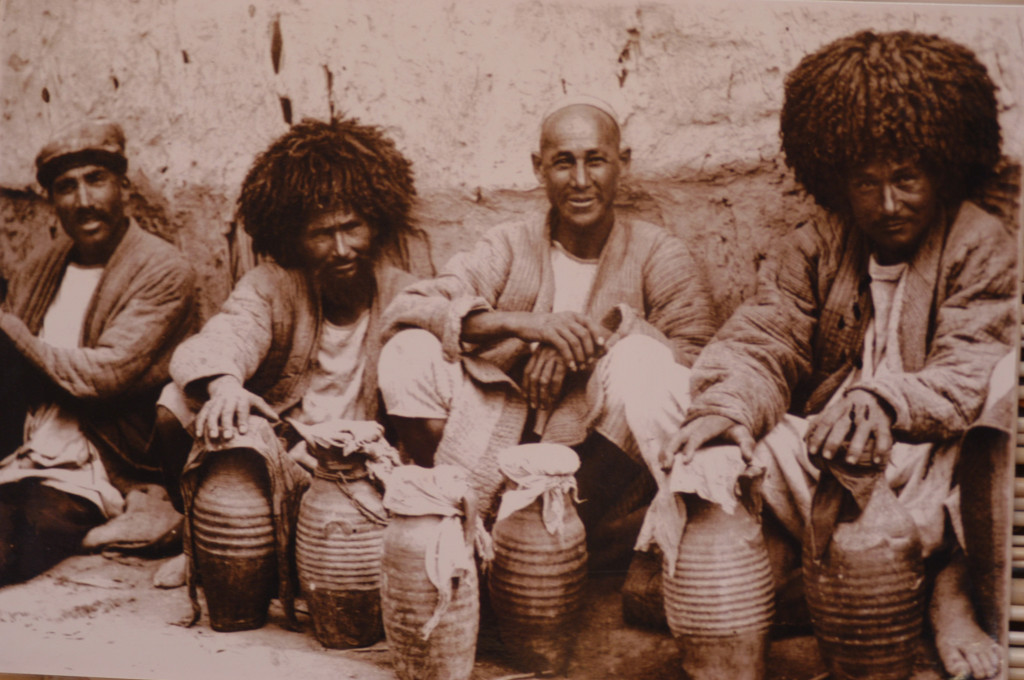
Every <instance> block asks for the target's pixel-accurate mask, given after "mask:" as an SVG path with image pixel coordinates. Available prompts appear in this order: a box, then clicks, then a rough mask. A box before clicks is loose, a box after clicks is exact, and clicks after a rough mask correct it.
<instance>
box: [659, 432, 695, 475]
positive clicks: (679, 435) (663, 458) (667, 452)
mask: <svg viewBox="0 0 1024 680" xmlns="http://www.w3.org/2000/svg"><path fill="white" fill-rule="evenodd" d="M689 435H690V430H689V428H686V427H684V428H683V429H681V430H679V431H678V432H676V433H675V434H674V435H672V438H671V439H669V440H668V444H667V445H666V446H665V448H664V449H662V450H661V451H660V452H659V453H658V465H660V466H661V469H662V470H666V471H667V470H670V469H671V468H672V460H673V459H674V458H675V456H676V453H678V451H679V449H681V448H682V447H683V445H684V444H686V440H687V439H688V438H689Z"/></svg>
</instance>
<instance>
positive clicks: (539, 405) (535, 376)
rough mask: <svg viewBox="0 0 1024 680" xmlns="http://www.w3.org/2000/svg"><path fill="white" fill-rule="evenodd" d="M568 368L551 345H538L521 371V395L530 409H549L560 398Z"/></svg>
mask: <svg viewBox="0 0 1024 680" xmlns="http://www.w3.org/2000/svg"><path fill="white" fill-rule="evenodd" d="M567 372H568V367H567V366H566V363H565V361H564V360H563V359H562V356H561V355H560V354H559V353H558V350H556V349H555V348H554V347H552V346H551V345H540V346H539V347H537V349H536V350H535V351H534V353H533V355H532V356H531V357H530V360H529V361H528V362H526V368H525V369H523V393H524V394H525V395H526V403H527V404H529V406H530V408H536V409H545V410H547V409H550V408H551V405H552V404H554V402H555V400H556V399H558V398H559V397H560V396H562V385H563V384H564V381H565V376H566V373H567Z"/></svg>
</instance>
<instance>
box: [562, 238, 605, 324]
mask: <svg viewBox="0 0 1024 680" xmlns="http://www.w3.org/2000/svg"><path fill="white" fill-rule="evenodd" d="M551 271H552V273H553V274H554V277H555V300H554V303H553V304H552V306H551V311H553V312H582V311H583V310H584V309H586V307H587V300H588V299H589V297H590V289H591V288H593V286H594V277H595V276H596V275H597V260H583V259H580V258H578V257H576V256H575V255H573V254H572V253H570V252H568V251H567V250H566V249H565V247H564V246H563V245H562V244H561V243H559V242H558V241H552V242H551Z"/></svg>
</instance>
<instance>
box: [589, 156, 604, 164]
mask: <svg viewBox="0 0 1024 680" xmlns="http://www.w3.org/2000/svg"><path fill="white" fill-rule="evenodd" d="M606 162H607V161H606V160H605V158H604V157H602V156H594V157H593V158H588V159H587V165H604V164H605V163H606Z"/></svg>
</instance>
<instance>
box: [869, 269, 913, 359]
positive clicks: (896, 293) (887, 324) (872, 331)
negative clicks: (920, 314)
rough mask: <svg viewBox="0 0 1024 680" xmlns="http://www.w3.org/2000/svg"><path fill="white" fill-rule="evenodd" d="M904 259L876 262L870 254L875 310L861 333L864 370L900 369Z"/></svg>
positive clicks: (872, 299)
mask: <svg viewBox="0 0 1024 680" xmlns="http://www.w3.org/2000/svg"><path fill="white" fill-rule="evenodd" d="M906 271H907V263H906V262H898V263H897V264H890V265H882V264H878V261H877V260H876V259H875V256H874V255H872V256H871V259H870V260H869V261H868V273H869V274H870V275H871V304H872V306H873V307H874V310H875V313H874V316H873V318H872V319H871V324H870V325H869V327H868V332H867V334H866V335H865V337H864V357H863V359H864V374H865V375H866V376H869V377H874V376H876V375H879V374H882V373H889V374H891V373H902V372H903V361H902V359H901V358H900V346H899V333H898V330H899V324H900V316H901V314H902V312H903V288H904V286H903V285H901V284H902V282H903V280H904V276H905V274H906Z"/></svg>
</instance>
